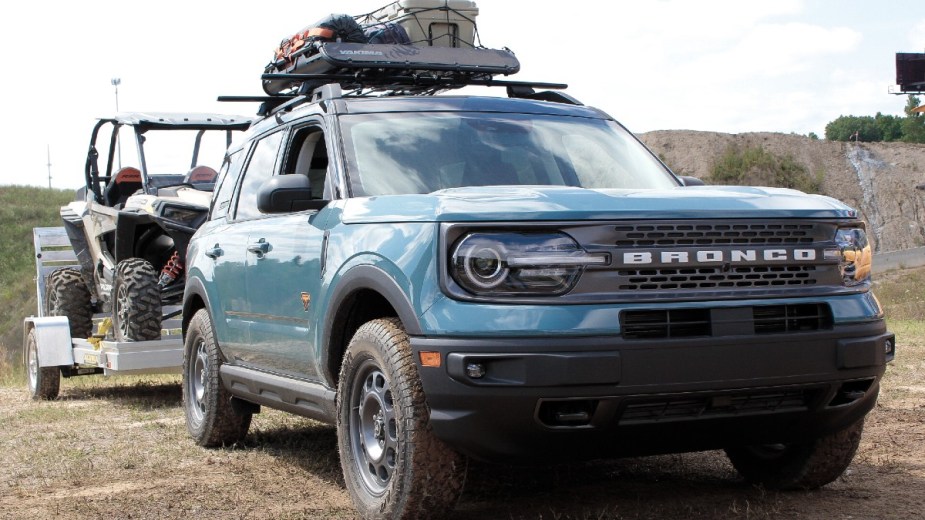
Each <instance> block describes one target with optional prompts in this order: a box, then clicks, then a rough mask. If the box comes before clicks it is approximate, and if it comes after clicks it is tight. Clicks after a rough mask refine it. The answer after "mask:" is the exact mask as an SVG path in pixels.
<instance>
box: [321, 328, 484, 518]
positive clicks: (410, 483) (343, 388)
mask: <svg viewBox="0 0 925 520" xmlns="http://www.w3.org/2000/svg"><path fill="white" fill-rule="evenodd" d="M337 445H338V450H339V452H340V460H341V467H342V468H343V471H344V480H345V482H346V484H347V490H348V491H349V492H350V496H351V497H352V498H353V502H354V505H355V506H356V508H357V510H358V511H359V513H360V516H362V517H363V518H366V519H380V518H382V519H385V518H389V519H395V518H402V519H412V518H442V517H444V516H445V513H446V512H447V511H448V510H450V509H452V507H453V506H454V505H455V504H456V502H457V500H458V499H459V496H460V494H461V493H462V490H463V485H464V484H465V476H466V459H465V458H464V457H462V456H461V455H459V454H458V453H456V452H455V451H453V450H451V449H450V448H448V447H447V446H446V445H445V444H443V442H441V441H440V440H439V439H437V438H436V437H435V436H434V434H433V432H432V431H431V429H430V427H429V426H428V410H427V406H426V403H425V401H424V391H423V388H422V386H421V381H420V377H419V376H418V371H417V367H416V366H415V364H414V361H413V359H412V354H411V345H410V343H409V341H408V335H407V334H406V333H405V331H404V329H403V328H402V326H401V323H400V322H399V321H398V320H397V319H393V318H384V319H377V320H373V321H370V322H368V323H366V324H364V325H362V326H361V327H360V328H359V330H357V332H356V334H355V335H354V336H353V339H352V340H351V341H350V345H349V346H348V347H347V352H346V354H345V355H344V360H343V365H342V366H341V370H340V379H339V381H338V386H337Z"/></svg>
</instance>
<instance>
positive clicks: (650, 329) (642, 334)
mask: <svg viewBox="0 0 925 520" xmlns="http://www.w3.org/2000/svg"><path fill="white" fill-rule="evenodd" d="M620 321H621V324H620V326H621V328H622V330H623V337H624V338H628V339H653V338H689V337H693V336H709V335H710V332H711V328H710V310H709V309H672V310H646V311H628V312H624V313H623V314H621V315H620Z"/></svg>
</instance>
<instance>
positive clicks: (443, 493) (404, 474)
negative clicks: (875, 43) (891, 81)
mask: <svg viewBox="0 0 925 520" xmlns="http://www.w3.org/2000/svg"><path fill="white" fill-rule="evenodd" d="M373 47H374V46H373V45H368V46H363V45H362V44H350V43H328V44H325V45H324V47H323V52H322V58H323V59H325V60H327V62H328V63H330V64H331V65H332V67H335V73H332V74H326V75H321V76H311V75H304V79H305V80H306V82H307V84H309V85H310V86H311V87H312V88H310V89H309V88H303V89H301V90H299V91H298V92H293V93H292V94H291V95H289V96H282V97H281V98H278V97H273V96H269V97H266V98H248V99H250V100H254V101H256V100H260V99H262V100H263V101H264V102H265V103H264V106H263V108H262V110H263V113H264V114H265V115H266V117H264V118H263V119H262V120H260V121H258V122H256V123H255V124H254V125H253V126H252V128H251V129H250V130H249V131H248V132H247V134H246V139H244V140H242V141H241V142H240V144H238V145H237V146H235V147H233V148H232V149H231V150H230V153H229V155H228V159H227V161H226V163H225V165H224V167H223V168H222V171H221V174H220V178H219V181H218V185H217V186H218V187H217V190H216V192H215V195H214V200H213V203H212V207H211V211H210V213H209V216H208V220H207V221H206V222H205V223H204V224H203V225H202V227H201V228H200V229H199V230H198V232H197V233H196V235H195V236H194V237H193V239H192V241H191V243H190V246H189V255H188V279H187V283H186V292H185V296H184V302H183V306H184V312H183V316H184V318H183V319H184V333H185V346H186V347H185V348H186V357H185V361H184V382H183V392H184V394H183V395H184V407H185V410H186V416H187V423H188V427H189V430H190V433H191V435H192V437H193V438H194V439H195V441H196V442H197V443H199V444H200V445H203V446H220V445H227V444H232V443H235V442H237V441H240V440H241V439H242V438H243V437H244V436H245V435H246V433H247V431H248V427H249V424H250V420H251V416H252V414H253V413H256V412H258V411H259V410H260V407H261V406H269V407H272V408H277V409H281V410H285V411H288V412H292V413H295V414H300V415H303V416H306V417H311V418H314V419H317V420H320V421H324V422H328V423H332V424H335V425H336V428H337V437H338V446H339V451H340V457H341V464H342V466H343V471H344V476H345V481H346V485H347V489H348V490H349V492H350V494H351V496H352V498H353V500H354V503H355V505H356V507H357V509H358V510H359V511H360V513H361V515H363V516H364V517H367V518H417V517H440V516H441V514H442V512H445V511H446V510H447V509H449V508H452V507H453V505H454V503H455V501H456V499H457V498H458V497H459V494H460V492H461V490H462V488H463V482H464V476H465V472H466V460H467V457H477V458H479V459H485V460H491V461H529V462H534V463H535V462H537V460H538V459H540V460H541V461H542V462H543V463H547V462H554V461H558V460H576V459H590V458H601V457H610V456H624V455H641V454H655V453H666V452H681V451H693V450H709V449H724V450H725V451H726V453H727V454H728V456H729V458H730V459H731V461H732V463H733V465H734V466H735V467H736V469H737V470H738V471H739V473H740V474H741V475H742V476H743V477H744V478H745V479H746V480H747V481H749V482H754V483H759V484H762V485H764V486H767V487H772V488H781V489H794V488H798V489H809V488H816V487H819V486H823V485H825V484H827V483H829V482H831V481H833V480H834V479H836V478H837V477H838V476H839V475H840V474H841V473H842V472H843V471H844V470H845V468H846V467H847V466H848V464H849V463H850V461H851V460H852V457H853V455H854V453H855V450H856V449H857V447H858V443H859V440H860V437H861V432H862V429H863V424H864V417H865V415H866V414H867V413H868V412H869V411H870V410H871V409H872V408H873V407H874V404H875V402H876V399H877V394H878V390H879V382H880V378H881V376H882V375H883V373H884V367H885V364H886V362H887V361H889V360H890V359H891V358H892V356H893V350H894V347H893V336H892V335H891V334H890V333H888V331H887V329H886V326H885V323H884V320H883V316H882V311H881V307H880V305H879V304H878V302H877V300H876V299H875V298H874V295H873V294H872V293H871V290H870V280H869V268H868V266H866V265H865V266H858V265H855V264H854V262H855V260H856V259H858V258H861V257H865V258H869V246H868V245H867V244H866V239H865V238H864V237H865V234H864V223H863V222H862V221H861V220H860V219H859V217H858V213H857V212H856V211H855V210H854V209H852V208H850V207H847V206H845V205H844V204H842V203H841V202H839V201H837V200H833V199H831V198H828V197H824V196H818V195H807V194H804V193H800V192H797V191H793V190H788V189H774V188H759V187H722V186H702V185H695V184H698V183H696V182H694V181H693V180H691V179H684V178H679V177H677V176H676V175H674V174H673V173H672V172H671V171H669V169H668V168H667V167H666V166H665V165H664V164H662V163H661V162H660V161H659V160H658V159H657V158H656V157H655V156H654V155H653V154H652V153H651V152H650V151H649V150H647V149H646V148H645V147H644V146H643V145H642V144H641V143H640V142H639V141H638V140H637V139H636V138H635V137H634V136H633V134H632V133H630V132H629V131H627V130H626V129H625V128H624V127H623V126H621V125H620V124H619V123H618V122H616V121H615V120H614V119H613V118H611V117H610V116H608V115H607V114H605V113H603V112H602V111H600V110H597V109H594V108H590V107H586V106H581V105H580V104H577V103H575V102H574V100H572V99H571V98H569V97H568V96H565V95H563V94H556V93H550V92H549V91H541V92H536V91H535V89H534V88H532V87H531V86H529V85H526V84H522V83H515V82H502V81H497V82H495V84H501V85H507V87H508V92H509V97H508V98H496V97H478V96H451V95H440V96H432V95H416V94H422V93H423V94H428V93H429V92H425V91H428V90H430V89H431V88H432V87H433V86H434V85H437V86H438V87H441V88H449V86H459V85H458V83H465V82H466V81H467V80H471V81H472V82H474V83H478V82H479V79H478V78H479V74H484V73H485V70H486V69H484V68H482V69H476V68H472V69H471V70H469V69H465V65H460V63H463V62H464V61H465V56H463V58H459V57H458V56H455V55H453V56H451V54H453V53H449V51H450V50H446V49H445V50H442V51H439V52H438V50H437V49H436V48H433V49H430V50H427V49H426V48H424V50H422V51H421V56H422V58H421V60H422V61H423V62H426V63H417V64H415V65H413V67H417V68H419V69H426V70H428V71H431V72H433V71H437V72H435V73H434V75H433V76H427V77H425V76H424V75H420V74H418V75H414V74H408V73H405V71H403V70H399V69H400V67H402V66H404V67H409V66H411V65H409V64H408V61H403V62H402V63H401V64H397V65H395V67H396V70H395V71H391V72H390V70H389V69H385V68H383V67H382V66H381V65H376V66H375V67H374V66H372V65H370V66H369V68H368V69H363V70H362V71H361V72H360V73H354V74H352V75H351V74H340V72H339V70H340V69H337V67H347V66H348V65H346V61H348V60H347V59H344V60H343V61H341V62H338V61H337V56H338V55H341V56H344V55H345V54H342V53H340V52H339V51H345V50H349V51H351V52H350V53H348V54H346V55H349V56H351V58H350V59H352V60H362V59H369V60H379V62H381V61H382V60H384V59H386V58H384V56H385V57H387V56H389V55H390V52H391V51H396V50H395V49H393V48H391V46H382V47H375V48H373ZM402 50H403V51H407V49H402ZM455 50H459V51H463V50H464V49H455ZM425 51H427V52H425ZM431 51H432V52H433V54H428V52H431ZM465 51H466V52H469V53H470V54H472V53H473V52H474V50H465ZM396 52H397V51H396ZM440 52H445V53H449V54H440ZM496 52H498V53H502V54H503V53H504V52H506V51H496ZM375 53H378V55H376V54H375ZM404 54H405V55H407V54H408V53H407V52H405V53H404ZM425 54H426V56H425ZM438 54H440V55H439V56H438ZM463 54H465V53H463ZM441 56H442V57H441ZM447 56H450V58H446V57H447ZM424 58H426V59H424ZM402 59H403V60H408V59H414V58H413V57H410V58H409V57H407V56H403V58H402ZM504 59H511V60H514V58H513V56H512V55H511V56H508V57H506V58H504ZM441 60H443V61H441ZM514 61H516V60H514ZM441 64H444V65H445V67H442V68H441ZM351 66H355V65H351ZM453 67H456V69H453ZM460 68H462V69H463V72H466V70H468V71H469V72H471V74H469V75H466V74H460V73H459V70H460ZM447 70H450V71H451V72H449V73H447V74H446V75H444V76H441V75H440V73H442V72H445V71H447ZM505 70H507V71H509V70H510V67H508V68H505V67H499V68H497V69H492V70H490V72H491V73H493V74H501V73H506V72H505ZM336 74H340V75H339V76H337V75H336ZM285 78H286V79H287V80H292V79H293V78H297V79H298V78H302V76H297V75H291V76H286V77H285ZM332 78H335V79H336V81H335V82H334V83H331V81H332ZM461 78H462V79H461ZM326 82H327V83H328V84H324V83H326ZM318 84H323V85H322V86H320V87H318V88H314V87H315V86H317V85H318ZM371 86H373V87H375V86H378V87H381V88H383V89H385V90H387V91H388V92H389V93H391V94H396V93H397V94H399V95H390V96H376V95H367V94H369V90H370V89H371V88H370V87H371Z"/></svg>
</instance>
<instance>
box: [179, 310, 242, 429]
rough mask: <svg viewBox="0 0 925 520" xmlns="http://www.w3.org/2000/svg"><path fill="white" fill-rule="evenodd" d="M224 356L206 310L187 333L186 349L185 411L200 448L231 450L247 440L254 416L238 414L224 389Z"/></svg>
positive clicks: (201, 312)
mask: <svg viewBox="0 0 925 520" xmlns="http://www.w3.org/2000/svg"><path fill="white" fill-rule="evenodd" d="M221 364H222V357H221V353H220V352H219V349H218V344H217V343H216V342H215V335H214V333H213V332H212V320H211V319H210V318H209V312H208V311H207V310H205V309H200V310H198V311H196V314H194V315H193V319H191V320H190V323H189V327H188V328H187V331H186V343H185V345H184V349H183V409H184V410H185V412H186V427H187V429H188V430H189V433H190V436H192V437H193V440H195V441H196V444H198V445H200V446H205V447H216V446H230V445H232V444H235V443H237V442H239V441H241V440H243V439H244V436H245V435H247V429H248V428H249V427H250V424H251V413H248V412H237V411H235V410H234V408H233V407H232V404H231V395H230V394H229V393H228V391H227V390H226V389H225V387H224V386H222V382H221V379H220V378H219V367H220V366H221Z"/></svg>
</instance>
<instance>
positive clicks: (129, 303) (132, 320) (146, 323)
mask: <svg viewBox="0 0 925 520" xmlns="http://www.w3.org/2000/svg"><path fill="white" fill-rule="evenodd" d="M157 279H158V275H157V271H155V270H154V266H152V265H151V264H150V263H149V262H148V261H147V260H142V259H141V258H129V259H126V260H123V261H121V262H119V264H118V265H116V272H115V278H114V279H113V284H112V328H113V334H114V335H115V337H116V340H118V341H146V340H152V339H159V338H160V337H161V319H162V318H163V315H162V314H161V289H160V288H159V287H158V286H157Z"/></svg>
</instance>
